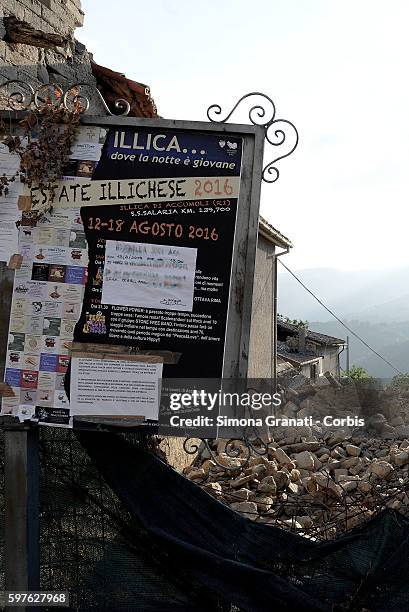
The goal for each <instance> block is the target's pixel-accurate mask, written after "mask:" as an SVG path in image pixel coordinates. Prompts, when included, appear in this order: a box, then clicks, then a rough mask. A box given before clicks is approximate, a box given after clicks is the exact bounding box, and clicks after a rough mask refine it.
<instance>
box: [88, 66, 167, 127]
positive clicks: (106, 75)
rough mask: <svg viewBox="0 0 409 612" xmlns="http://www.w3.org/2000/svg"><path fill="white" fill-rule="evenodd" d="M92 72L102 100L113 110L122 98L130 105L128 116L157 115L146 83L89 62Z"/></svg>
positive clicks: (148, 116)
mask: <svg viewBox="0 0 409 612" xmlns="http://www.w3.org/2000/svg"><path fill="white" fill-rule="evenodd" d="M91 67H92V73H93V75H94V77H95V79H96V81H97V86H98V89H99V90H100V92H101V93H102V95H103V97H104V100H105V101H106V103H107V104H108V106H109V107H110V109H111V112H115V102H116V101H117V100H118V99H119V98H123V99H124V100H126V101H127V102H129V104H130V105H131V110H130V112H129V117H147V118H151V119H153V118H155V117H157V116H158V114H157V109H156V105H155V102H154V101H153V99H152V98H151V94H150V89H149V87H148V86H147V85H143V84H142V83H137V82H136V81H132V80H131V79H127V78H126V76H125V75H124V74H121V73H120V72H115V71H114V70H111V69H110V68H105V66H100V65H99V64H96V63H95V62H91Z"/></svg>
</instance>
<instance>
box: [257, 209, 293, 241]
mask: <svg viewBox="0 0 409 612" xmlns="http://www.w3.org/2000/svg"><path fill="white" fill-rule="evenodd" d="M258 231H259V233H260V234H261V235H262V236H264V238H266V239H267V240H268V241H269V242H272V243H273V244H275V245H277V246H280V247H282V248H283V249H287V248H288V249H291V248H292V247H293V245H292V243H291V242H290V240H289V239H288V238H287V237H286V236H284V234H282V233H281V232H279V231H278V229H276V228H275V227H273V226H272V225H271V223H269V222H268V221H267V220H266V219H264V217H262V216H261V215H260V217H259V225H258Z"/></svg>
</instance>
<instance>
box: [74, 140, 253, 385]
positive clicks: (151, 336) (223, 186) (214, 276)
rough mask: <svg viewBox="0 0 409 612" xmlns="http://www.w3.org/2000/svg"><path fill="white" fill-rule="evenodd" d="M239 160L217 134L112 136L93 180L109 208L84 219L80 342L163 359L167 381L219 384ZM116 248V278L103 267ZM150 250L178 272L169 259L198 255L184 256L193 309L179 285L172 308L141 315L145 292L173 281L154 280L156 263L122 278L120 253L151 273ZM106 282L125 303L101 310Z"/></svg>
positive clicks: (95, 209) (84, 212) (125, 271)
mask: <svg viewBox="0 0 409 612" xmlns="http://www.w3.org/2000/svg"><path fill="white" fill-rule="evenodd" d="M241 156H242V140H241V139H240V138H230V137H228V138H227V137H226V139H221V137H220V134H208V133H203V134H200V133H197V132H193V133H192V132H188V131H181V130H178V131H175V132H173V131H171V130H164V129H160V130H157V129H156V130H155V129H153V128H135V129H126V130H124V129H120V128H115V129H112V130H111V131H110V132H109V134H108V136H107V140H106V142H105V145H104V148H103V151H102V156H101V159H100V161H99V163H98V165H97V166H96V168H95V169H94V172H93V177H92V180H93V181H99V182H100V184H101V185H102V193H103V194H104V197H106V200H103V201H102V202H101V205H99V206H84V207H83V208H82V209H81V216H82V221H83V224H84V229H85V235H86V239H87V242H88V250H89V267H88V280H87V284H86V288H85V295H84V301H83V308H82V313H81V317H80V319H79V321H78V323H77V325H76V328H75V333H74V339H75V340H76V341H79V342H92V343H101V344H111V345H112V344H115V345H125V346H131V347H133V348H134V349H135V350H136V351H147V352H150V353H152V354H155V353H158V352H159V353H163V354H166V355H167V357H166V359H165V362H164V368H163V377H164V378H195V377H200V378H218V377H221V376H222V368H223V355H224V344H225V334H226V323H227V310H228V301H229V288H230V278H231V265H232V255H233V244H234V236H235V225H236V216H237V203H238V184H239V183H238V180H237V179H236V180H232V179H233V178H234V177H239V176H240V172H241ZM151 179H156V180H155V181H153V180H151ZM157 179H161V180H157ZM127 180H128V181H129V183H127V182H126V181H127ZM101 181H102V183H101ZM187 185H189V186H190V187H189V189H187V187H186V186H187ZM127 186H128V187H129V189H128V188H127ZM135 189H136V190H137V195H136V192H135ZM192 190H193V191H192ZM192 193H193V194H194V198H193V199H192V197H191V194H192ZM184 194H189V199H184ZM144 200H146V201H144ZM152 200H153V201H152ZM111 202H115V204H112V203H111ZM108 241H109V242H108ZM112 242H116V243H118V244H120V245H121V252H122V253H125V256H124V255H122V259H121V262H120V263H121V266H122V268H121V269H122V271H121V272H118V266H117V267H116V268H115V270H114V269H113V268H112V269H111V266H109V265H108V264H107V261H108V260H107V257H106V254H107V251H108V247H109V248H112ZM130 243H133V245H132V244H130ZM151 245H157V251H158V253H164V261H167V262H168V261H172V265H174V266H179V268H183V265H184V263H183V262H182V260H180V259H178V258H177V256H175V258H173V259H172V253H177V249H180V248H181V247H183V248H187V249H193V250H195V251H189V253H191V252H192V253H193V252H194V255H195V257H196V259H195V262H196V264H195V270H194V273H193V277H192V279H191V288H192V292H193V293H192V295H193V298H192V302H191V303H190V304H189V303H188V302H187V301H186V299H184V298H183V297H181V298H180V299H179V298H178V297H177V292H178V288H177V285H178V281H175V283H174V284H175V289H174V291H175V295H176V297H175V298H172V299H170V298H167V297H164V298H161V299H159V300H158V305H157V306H156V307H154V308H152V307H146V306H145V305H144V304H146V303H147V297H146V296H147V295H148V294H149V295H150V294H151V293H149V292H155V291H163V290H164V288H163V285H164V284H165V285H166V286H167V287H169V286H170V287H171V286H172V282H173V280H174V278H176V277H175V275H173V274H172V272H171V271H169V273H168V272H166V270H165V272H164V273H162V272H163V271H162V272H161V273H160V274H159V273H158V267H157V266H158V264H157V259H156V260H155V263H154V264H153V263H152V266H156V268H155V267H153V268H150V269H149V270H148V271H147V272H145V273H144V274H140V273H138V274H136V273H135V272H134V270H133V269H131V268H128V260H127V257H126V253H130V254H131V255H130V256H129V257H130V260H131V259H132V258H133V261H135V258H137V257H138V253H140V254H141V259H140V260H141V261H143V262H144V265H148V264H149V261H150V259H149V253H151V252H152V250H153V251H155V249H153V247H152V246H151ZM114 246H115V248H116V245H114ZM133 247H134V248H133ZM181 250H182V251H183V249H181ZM122 264H123V265H122ZM104 278H105V282H106V286H107V284H108V281H109V282H111V281H112V280H114V281H115V283H116V286H118V288H119V289H120V291H118V300H119V301H120V302H121V303H112V298H110V299H111V303H104V301H103V291H104ZM186 278H187V276H186ZM188 282H190V281H189V280H186V283H188ZM106 290H107V289H106ZM111 294H112V292H111ZM158 295H159V294H158ZM160 295H161V294H160ZM164 295H165V294H164ZM122 296H125V297H122ZM114 301H115V300H114ZM122 302H123V303H122ZM139 304H140V305H139Z"/></svg>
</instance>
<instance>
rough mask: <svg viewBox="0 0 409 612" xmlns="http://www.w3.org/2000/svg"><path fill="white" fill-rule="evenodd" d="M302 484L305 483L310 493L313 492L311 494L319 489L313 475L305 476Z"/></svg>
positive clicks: (304, 485) (305, 487)
mask: <svg viewBox="0 0 409 612" xmlns="http://www.w3.org/2000/svg"><path fill="white" fill-rule="evenodd" d="M302 484H303V487H304V489H305V490H306V491H308V493H311V495H314V494H315V493H316V492H317V491H318V485H317V483H316V482H315V480H314V479H313V478H311V476H308V477H307V478H303V479H302Z"/></svg>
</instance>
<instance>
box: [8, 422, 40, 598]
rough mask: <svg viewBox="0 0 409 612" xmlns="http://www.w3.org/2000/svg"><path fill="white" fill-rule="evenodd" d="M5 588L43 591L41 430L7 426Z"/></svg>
mask: <svg viewBox="0 0 409 612" xmlns="http://www.w3.org/2000/svg"><path fill="white" fill-rule="evenodd" d="M4 435H5V461H4V464H5V465H4V468H5V492H4V493H5V495H4V499H5V587H6V591H36V590H37V591H38V590H39V588H40V530H39V446H38V438H39V435H38V428H37V427H30V426H29V425H24V424H21V425H20V424H17V425H14V426H13V425H10V426H6V427H5V432H4Z"/></svg>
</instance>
